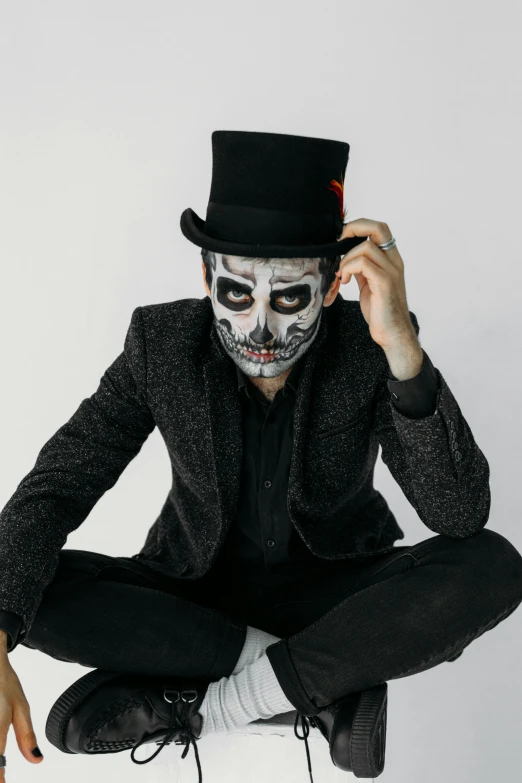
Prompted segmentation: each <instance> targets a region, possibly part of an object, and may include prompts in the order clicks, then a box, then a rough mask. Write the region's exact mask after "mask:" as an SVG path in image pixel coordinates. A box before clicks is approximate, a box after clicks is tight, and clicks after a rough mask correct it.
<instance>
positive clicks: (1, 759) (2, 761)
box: [0, 756, 7, 767]
mask: <svg viewBox="0 0 522 783" xmlns="http://www.w3.org/2000/svg"><path fill="white" fill-rule="evenodd" d="M5 766H7V761H6V758H5V756H0V767H5Z"/></svg>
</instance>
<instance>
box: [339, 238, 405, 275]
mask: <svg viewBox="0 0 522 783" xmlns="http://www.w3.org/2000/svg"><path fill="white" fill-rule="evenodd" d="M366 245H367V246H368V247H366ZM354 251H355V252H354ZM357 251H358V252H357ZM359 258H365V259H367V261H368V262H369V263H371V264H372V265H373V266H374V267H376V268H377V269H380V270H381V271H382V273H384V274H385V275H387V276H388V277H393V278H395V277H396V275H397V274H399V273H400V269H399V268H398V267H396V266H395V265H394V264H393V262H392V261H391V259H389V258H387V256H386V254H385V252H384V251H383V250H381V249H380V248H378V247H376V246H375V245H374V244H373V243H372V242H364V243H363V245H362V246H361V247H360V248H353V250H351V251H350V252H349V253H347V254H346V255H345V256H344V257H343V258H342V259H341V262H340V264H339V269H338V271H337V272H336V275H337V277H339V278H340V279H341V282H345V277H346V275H348V277H347V279H346V282H348V281H349V279H350V277H349V275H351V274H353V269H354V267H353V264H354V262H355V261H356V260H357V259H359Z"/></svg>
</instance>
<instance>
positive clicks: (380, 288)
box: [336, 218, 422, 356]
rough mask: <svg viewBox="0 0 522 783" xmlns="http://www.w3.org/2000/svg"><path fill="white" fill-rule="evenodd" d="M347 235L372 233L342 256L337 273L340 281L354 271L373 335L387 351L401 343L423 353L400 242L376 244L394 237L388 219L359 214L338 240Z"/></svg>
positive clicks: (345, 280)
mask: <svg viewBox="0 0 522 783" xmlns="http://www.w3.org/2000/svg"><path fill="white" fill-rule="evenodd" d="M346 237H369V238H368V239H367V240H366V242H361V243H360V244H358V245H357V246H356V247H354V248H352V249H351V250H350V251H349V252H348V253H346V255H345V256H343V258H342V259H341V263H340V265H339V271H338V272H337V273H336V274H337V276H338V277H340V279H341V284H344V283H349V282H350V279H351V277H352V275H353V276H354V277H355V279H356V280H357V284H358V286H359V292H360V297H359V298H360V303H361V311H362V314H363V316H364V318H365V319H366V322H367V324H368V326H369V329H370V335H371V337H372V339H373V340H374V341H375V342H376V343H377V344H378V345H380V346H381V348H382V349H383V350H384V351H386V352H387V353H388V352H390V353H395V352H397V350H398V349H399V348H400V347H402V351H404V349H405V348H408V347H409V348H410V352H411V349H412V348H413V349H417V356H418V355H419V354H418V351H419V350H420V351H421V353H422V349H421V348H420V344H419V342H418V339H417V335H416V334H415V329H414V328H413V324H412V322H411V319H410V314H409V310H408V303H407V301H406V285H405V281H404V262H403V260H402V258H401V254H400V253H399V251H398V250H397V245H395V246H394V247H392V248H391V249H390V250H381V248H380V247H377V245H380V244H383V243H384V242H387V241H388V240H390V239H391V238H392V233H391V231H390V229H389V228H388V226H387V224H386V223H382V222H379V221H377V220H367V219H366V218H359V219H358V220H352V221H350V222H349V223H346V224H345V226H344V228H343V232H342V234H341V236H340V237H339V239H338V241H340V240H341V239H345V238H346Z"/></svg>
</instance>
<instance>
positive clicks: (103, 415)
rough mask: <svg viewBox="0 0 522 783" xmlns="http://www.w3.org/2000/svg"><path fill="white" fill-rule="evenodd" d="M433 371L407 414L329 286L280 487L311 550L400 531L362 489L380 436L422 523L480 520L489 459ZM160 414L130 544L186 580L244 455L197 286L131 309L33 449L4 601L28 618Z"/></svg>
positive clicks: (381, 358) (321, 553) (202, 557)
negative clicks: (156, 508) (141, 510)
mask: <svg viewBox="0 0 522 783" xmlns="http://www.w3.org/2000/svg"><path fill="white" fill-rule="evenodd" d="M410 317H411V319H412V323H413V325H414V328H415V331H416V332H417V333H418V331H419V326H418V322H417V319H416V317H415V315H414V313H410ZM436 372H437V375H438V381H439V391H438V394H437V409H436V411H435V412H434V414H433V415H431V416H425V417H423V418H420V419H412V418H408V417H406V416H404V415H403V414H401V413H400V412H399V411H398V410H397V409H396V408H395V407H394V405H393V404H392V402H391V395H390V391H389V388H388V385H387V382H388V379H389V377H390V376H389V367H388V362H387V360H386V356H385V353H384V351H383V350H382V349H381V348H380V346H378V345H377V344H376V343H375V342H374V341H373V340H372V338H371V336H370V333H369V329H368V325H367V323H366V321H365V320H364V317H363V315H362V312H361V308H360V304H359V302H358V301H349V300H345V299H343V297H342V296H341V295H340V294H339V295H338V296H337V299H336V300H335V302H334V303H333V304H332V305H331V306H330V307H327V308H323V310H322V316H321V322H320V327H319V332H318V334H317V337H316V339H315V341H314V342H313V343H312V345H311V346H310V348H309V350H308V352H307V353H306V354H305V355H304V357H303V367H302V372H301V375H300V380H299V385H298V391H297V397H296V402H295V409H294V443H293V453H292V463H291V469H290V476H289V490H288V509H289V513H290V516H291V519H292V520H293V522H294V524H295V527H296V529H297V531H298V532H299V534H300V535H301V537H302V539H303V541H304V542H305V543H306V544H307V546H308V547H309V548H310V549H311V550H312V552H314V553H315V554H316V555H317V556H318V557H322V558H326V559H331V560H336V559H339V558H353V557H364V555H365V553H369V552H376V551H377V552H386V551H389V550H390V549H391V548H392V547H393V544H394V542H395V541H396V540H397V539H401V538H404V533H403V532H402V530H401V529H400V527H399V526H398V524H397V521H396V519H395V517H394V515H393V513H392V512H391V510H390V509H389V507H388V504H387V502H386V500H385V499H384V497H383V496H382V495H381V494H380V492H378V491H377V490H376V489H375V488H374V486H373V474H374V467H375V462H376V458H377V455H378V450H379V445H381V447H382V458H383V460H384V462H385V463H386V465H387V466H388V468H389V469H390V471H391V473H392V475H393V476H394V478H395V479H396V481H397V482H398V483H399V485H400V487H401V489H402V491H403V492H404V494H405V496H406V497H407V498H408V500H409V502H410V503H411V504H412V506H413V507H414V509H415V510H416V512H417V514H418V515H419V517H420V519H421V520H422V522H424V524H425V525H426V526H427V527H428V528H429V529H430V530H432V531H433V532H435V533H440V534H444V535H447V536H452V537H456V538H461V537H465V536H470V535H472V534H474V533H476V532H478V531H479V530H480V529H481V528H483V527H484V525H485V524H486V522H487V520H488V516H489V509H490V490H489V467H488V463H487V461H486V458H485V457H484V455H483V453H482V452H481V450H480V449H479V447H478V446H477V444H476V443H475V440H474V438H473V435H472V433H471V430H470V428H469V426H468V424H467V422H466V420H465V418H464V416H463V415H462V413H461V410H460V408H459V405H458V403H457V401H456V400H455V398H454V396H453V394H452V392H451V390H450V389H449V387H448V385H447V384H446V381H445V380H444V378H443V376H442V375H441V374H440V372H439V370H437V371H436ZM156 426H157V427H158V429H159V431H160V432H161V435H162V437H163V439H164V441H165V445H166V447H167V453H168V457H169V459H170V463H171V466H172V487H171V488H170V491H169V493H168V495H167V498H166V500H165V503H164V505H163V508H162V510H161V512H160V514H159V516H158V518H157V519H156V520H155V522H154V523H153V525H152V526H151V528H150V529H149V531H148V534H147V535H146V540H145V543H144V545H143V547H142V550H141V555H142V556H144V557H147V558H150V559H151V560H152V561H153V567H154V568H157V569H159V570H160V571H165V572H167V573H170V574H172V575H173V576H177V577H180V578H186V579H195V578H198V577H200V576H202V575H203V574H204V573H205V572H206V571H207V570H208V569H209V568H210V567H211V565H212V563H213V561H214V558H215V557H216V555H217V553H218V550H219V548H220V546H221V544H222V543H223V540H224V538H225V536H226V534H227V531H228V529H229V527H230V525H231V523H232V519H233V517H234V512H235V509H236V504H237V501H238V495H239V481H240V473H241V460H242V428H241V408H240V401H239V399H238V395H237V377H236V367H235V364H234V362H233V361H232V359H231V358H230V357H229V356H228V355H227V354H226V352H225V351H224V349H223V347H222V345H221V342H220V340H219V337H218V335H217V333H216V331H215V327H214V324H213V310H212V305H211V301H210V299H209V297H208V296H206V297H205V298H203V299H181V300H178V301H174V302H166V303H162V304H153V305H147V306H143V307H137V308H136V309H135V310H134V312H133V314H132V318H131V322H130V326H129V329H128V332H127V335H126V339H125V344H124V350H123V351H122V353H121V354H120V355H119V356H118V357H117V358H116V359H115V361H114V362H113V363H112V364H111V365H110V367H109V368H108V369H107V370H106V371H105V373H104V375H103V377H102V378H101V380H100V383H99V387H98V389H97V390H96V391H95V392H94V393H93V394H92V395H91V396H90V397H88V398H86V399H84V400H83V401H82V402H81V404H80V405H79V407H78V409H77V411H76V412H75V413H74V414H73V415H72V417H71V418H70V419H69V421H68V422H67V423H66V424H64V425H63V426H62V427H60V429H59V430H58V431H57V432H56V433H55V434H54V435H53V436H52V437H51V438H50V439H49V440H48V441H47V443H46V444H45V445H44V446H43V448H42V449H41V451H40V452H39V454H38V457H37V460H36V463H35V465H34V467H33V469H32V470H31V471H30V472H29V473H28V474H27V476H25V478H23V479H22V481H21V482H20V484H19V485H18V487H17V489H16V491H15V492H14V494H13V496H12V497H11V499H10V500H9V501H8V503H7V504H6V506H5V507H4V508H3V510H2V512H1V514H0V575H1V576H0V609H4V610H10V611H13V612H16V613H18V614H19V615H21V616H22V617H23V618H24V625H25V628H26V630H27V629H28V628H30V625H31V623H32V620H33V618H34V614H35V613H36V610H37V608H38V604H39V601H40V599H41V595H42V592H43V590H44V589H45V587H46V586H47V585H48V584H49V582H50V581H51V580H52V578H53V576H54V573H55V571H56V568H57V565H58V554H59V552H60V550H61V549H62V547H63V546H64V544H65V543H66V540H67V536H68V534H69V533H70V532H71V531H73V530H75V529H76V528H77V527H78V526H79V525H80V524H81V523H82V522H83V521H84V520H85V518H86V517H87V515H88V514H89V513H90V511H91V509H92V508H93V506H94V505H95V503H96V502H97V501H98V500H99V499H100V498H101V497H102V495H103V494H104V493H105V492H106V491H107V490H108V489H110V488H111V487H112V486H114V484H115V483H116V481H117V479H118V477H119V476H120V474H121V473H122V472H123V470H124V469H125V467H126V466H127V465H128V464H129V462H130V461H131V460H132V459H133V458H134V457H135V456H136V455H137V454H138V452H139V451H140V449H141V447H142V444H143V443H144V441H145V440H146V438H147V437H148V435H149V434H150V433H151V432H152V431H153V429H154V428H155V427H156ZM136 524H139V520H136ZM121 554H126V555H130V554H132V553H124V552H122V553H121Z"/></svg>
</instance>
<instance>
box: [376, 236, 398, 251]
mask: <svg viewBox="0 0 522 783" xmlns="http://www.w3.org/2000/svg"><path fill="white" fill-rule="evenodd" d="M396 244H397V240H396V239H395V237H392V238H391V239H389V240H388V241H387V242H383V244H382V245H377V247H380V248H381V250H389V249H390V248H391V247H395V245H396Z"/></svg>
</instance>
